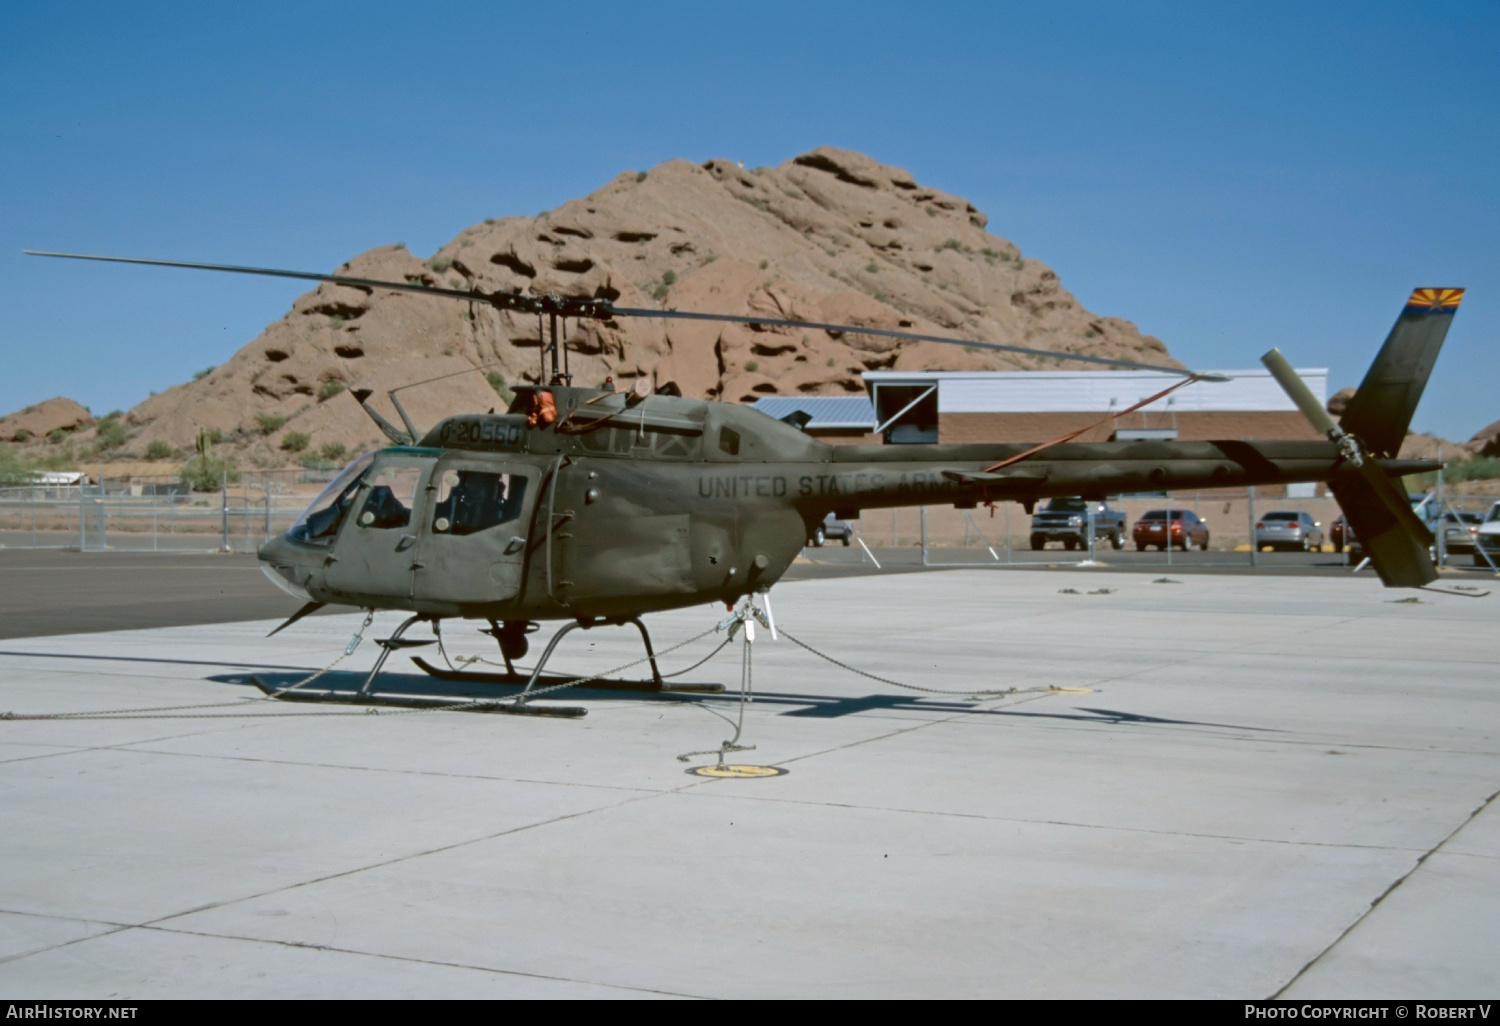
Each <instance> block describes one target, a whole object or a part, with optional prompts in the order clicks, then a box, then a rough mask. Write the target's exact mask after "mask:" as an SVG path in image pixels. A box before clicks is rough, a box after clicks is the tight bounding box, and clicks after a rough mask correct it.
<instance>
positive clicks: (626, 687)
mask: <svg viewBox="0 0 1500 1026" xmlns="http://www.w3.org/2000/svg"><path fill="white" fill-rule="evenodd" d="M411 661H412V662H414V663H416V664H417V666H418V667H419V668H421V670H422V672H423V673H426V674H430V675H431V676H433V677H436V678H437V679H438V680H447V681H455V682H459V683H466V684H510V685H514V686H515V687H521V686H522V685H524V684H525V683H526V678H525V677H524V676H522V675H521V674H519V673H515V674H511V673H484V672H480V671H474V670H448V669H444V668H443V667H441V666H434V665H432V664H431V663H429V662H428V661H427V660H425V659H423V658H422V657H421V656H412V657H411ZM581 686H582V687H584V688H586V689H589V690H594V691H645V692H651V693H654V694H681V695H720V694H723V693H724V685H722V684H668V683H666V682H665V681H662V682H657V681H649V680H643V681H633V680H593V681H589V682H588V683H587V684H584V685H581Z"/></svg>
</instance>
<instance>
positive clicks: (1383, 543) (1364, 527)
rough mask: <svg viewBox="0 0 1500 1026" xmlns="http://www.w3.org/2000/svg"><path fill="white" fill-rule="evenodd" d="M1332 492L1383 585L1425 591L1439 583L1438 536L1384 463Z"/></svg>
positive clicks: (1367, 467) (1370, 463)
mask: <svg viewBox="0 0 1500 1026" xmlns="http://www.w3.org/2000/svg"><path fill="white" fill-rule="evenodd" d="M1331 487H1332V489H1333V497H1334V498H1335V499H1337V500H1338V503H1339V508H1340V509H1342V510H1343V511H1344V516H1345V517H1346V518H1347V519H1348V521H1349V526H1350V528H1351V529H1353V531H1354V536H1355V537H1356V538H1358V539H1359V543H1360V545H1362V546H1364V550H1365V554H1366V555H1368V556H1369V557H1370V562H1371V563H1372V564H1373V565H1374V567H1375V572H1376V573H1377V574H1379V575H1380V581H1381V583H1382V584H1384V585H1385V586H1386V587H1387V588H1421V587H1424V586H1426V585H1428V584H1431V583H1432V582H1433V581H1435V580H1437V577H1438V572H1437V567H1436V566H1434V565H1433V562H1432V555H1431V553H1430V552H1429V547H1430V546H1431V545H1432V532H1431V531H1429V530H1427V527H1426V525H1425V524H1423V523H1422V521H1421V520H1419V519H1417V515H1416V514H1415V513H1413V512H1412V511H1411V503H1410V502H1408V501H1407V498H1406V496H1405V495H1403V494H1402V493H1401V490H1400V489H1399V488H1397V487H1396V485H1395V483H1394V482H1393V481H1391V479H1390V478H1389V477H1387V476H1386V474H1385V471H1383V470H1382V469H1381V468H1380V465H1379V464H1378V463H1376V462H1375V461H1374V460H1366V461H1365V462H1364V463H1363V464H1362V465H1361V466H1360V468H1359V476H1357V477H1347V478H1340V479H1338V480H1335V481H1333V482H1331Z"/></svg>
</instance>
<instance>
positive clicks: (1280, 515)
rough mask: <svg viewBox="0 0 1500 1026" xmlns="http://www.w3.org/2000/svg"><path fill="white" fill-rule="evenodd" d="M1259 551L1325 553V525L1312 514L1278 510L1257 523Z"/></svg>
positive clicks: (1256, 542) (1257, 545)
mask: <svg viewBox="0 0 1500 1026" xmlns="http://www.w3.org/2000/svg"><path fill="white" fill-rule="evenodd" d="M1254 544H1255V547H1256V548H1257V549H1265V548H1271V549H1301V550H1302V551H1303V552H1322V551H1323V525H1322V524H1320V523H1318V521H1316V520H1314V519H1313V518H1312V514H1311V513H1303V512H1301V511H1299V510H1277V511H1275V512H1274V513H1267V514H1266V515H1265V516H1263V517H1261V518H1260V519H1259V520H1257V521H1256V522H1255V542H1254Z"/></svg>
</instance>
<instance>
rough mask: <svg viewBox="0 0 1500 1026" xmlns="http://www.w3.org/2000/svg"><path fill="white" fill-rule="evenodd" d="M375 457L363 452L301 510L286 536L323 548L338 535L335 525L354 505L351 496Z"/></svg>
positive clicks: (337, 524)
mask: <svg viewBox="0 0 1500 1026" xmlns="http://www.w3.org/2000/svg"><path fill="white" fill-rule="evenodd" d="M374 460H375V454H374V453H372V452H367V453H365V454H364V455H363V456H361V457H360V458H359V459H357V460H355V461H354V462H353V463H351V464H349V465H348V466H347V467H345V468H344V469H343V470H341V471H339V474H338V476H337V477H335V478H334V479H333V480H332V481H330V482H329V483H328V486H327V487H326V488H324V489H323V490H322V491H321V492H319V493H318V497H317V498H316V499H314V500H313V501H312V503H311V504H309V505H308V507H307V509H305V510H303V512H302V515H301V516H300V517H298V518H297V522H296V523H294V524H293V525H292V527H291V530H289V531H288V532H287V534H288V535H289V536H290V537H292V538H294V539H295V540H297V541H300V542H307V543H310V544H313V545H327V544H328V543H329V542H331V541H332V540H333V536H334V535H336V534H338V531H339V525H340V524H342V523H343V522H344V517H345V516H347V515H348V513H349V507H350V506H352V505H353V504H354V496H355V494H356V493H357V492H358V491H359V486H360V485H361V484H363V483H364V479H365V473H366V472H367V471H368V470H369V469H370V464H371V463H372V462H374Z"/></svg>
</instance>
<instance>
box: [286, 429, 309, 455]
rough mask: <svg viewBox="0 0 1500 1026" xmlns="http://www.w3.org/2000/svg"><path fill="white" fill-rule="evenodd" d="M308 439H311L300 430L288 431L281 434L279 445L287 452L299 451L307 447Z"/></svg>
mask: <svg viewBox="0 0 1500 1026" xmlns="http://www.w3.org/2000/svg"><path fill="white" fill-rule="evenodd" d="M310 441H312V439H311V438H309V437H307V435H305V434H303V433H302V432H301V431H288V432H287V433H286V434H284V435H282V436H281V447H282V448H283V449H285V450H286V451H287V452H301V451H302V450H303V449H306V448H307V443H308V442H310Z"/></svg>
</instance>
